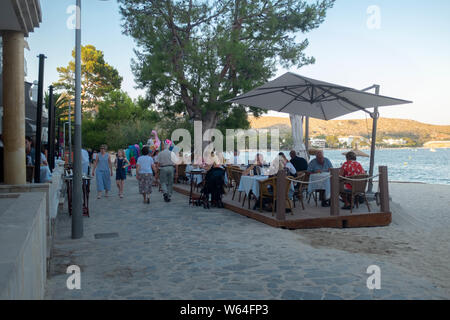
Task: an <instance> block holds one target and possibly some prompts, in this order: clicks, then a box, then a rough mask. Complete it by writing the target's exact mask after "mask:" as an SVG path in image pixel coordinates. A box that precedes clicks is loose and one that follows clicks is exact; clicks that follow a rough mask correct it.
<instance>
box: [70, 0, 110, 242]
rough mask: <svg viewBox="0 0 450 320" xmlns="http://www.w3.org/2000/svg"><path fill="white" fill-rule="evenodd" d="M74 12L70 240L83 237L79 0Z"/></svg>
mask: <svg viewBox="0 0 450 320" xmlns="http://www.w3.org/2000/svg"><path fill="white" fill-rule="evenodd" d="M102 1H106V0H102ZM76 12H77V13H76V28H75V135H74V140H75V141H74V142H75V143H74V154H73V156H74V157H73V194H72V239H79V238H82V237H83V193H82V188H83V180H82V179H83V174H82V163H81V0H77V5H76Z"/></svg>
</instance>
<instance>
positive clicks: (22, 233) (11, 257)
mask: <svg viewBox="0 0 450 320" xmlns="http://www.w3.org/2000/svg"><path fill="white" fill-rule="evenodd" d="M0 198H2V199H0V203H3V204H4V207H3V210H2V211H1V212H0V299H1V300H6V299H11V300H21V299H43V298H44V294H45V283H46V279H47V261H46V260H47V250H46V249H47V236H46V234H47V230H46V225H47V223H46V211H47V201H46V199H47V195H46V193H44V192H29V193H21V194H8V195H1V197H0ZM2 200H4V201H2Z"/></svg>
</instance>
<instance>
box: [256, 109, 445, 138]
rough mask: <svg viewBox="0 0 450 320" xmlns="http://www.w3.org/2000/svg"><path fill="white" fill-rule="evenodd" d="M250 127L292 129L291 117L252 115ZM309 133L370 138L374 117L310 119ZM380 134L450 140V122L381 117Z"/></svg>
mask: <svg viewBox="0 0 450 320" xmlns="http://www.w3.org/2000/svg"><path fill="white" fill-rule="evenodd" d="M249 121H250V126H251V127H252V128H254V129H262V128H278V129H280V131H282V132H286V131H289V130H290V127H291V124H290V121H289V118H282V117H269V116H263V117H259V118H255V117H253V116H249ZM309 128H310V136H311V137H314V136H320V135H325V136H330V135H332V136H350V135H352V136H363V137H369V136H370V135H371V132H372V119H371V118H368V119H367V121H366V120H365V119H358V120H328V121H325V120H320V119H313V118H310V121H309ZM377 136H379V137H393V138H403V137H407V138H411V139H413V140H415V141H418V142H420V143H421V144H423V143H425V142H428V141H433V140H434V141H443V140H447V141H448V140H450V125H447V126H439V125H432V124H426V123H421V122H418V121H414V120H406V119H391V118H380V119H379V120H378V125H377Z"/></svg>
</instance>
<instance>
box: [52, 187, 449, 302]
mask: <svg viewBox="0 0 450 320" xmlns="http://www.w3.org/2000/svg"><path fill="white" fill-rule="evenodd" d="M94 184H95V183H94ZM137 188H138V187H137V181H136V180H135V179H134V178H129V179H128V180H127V181H126V186H125V198H123V199H120V198H119V197H118V196H117V193H116V190H117V189H116V188H115V186H113V191H114V192H113V193H112V194H111V195H110V196H109V197H108V198H102V199H100V200H97V199H96V198H95V194H96V191H95V185H93V186H92V191H91V204H90V209H91V217H90V218H85V219H84V237H83V239H80V240H72V239H71V238H70V235H71V219H70V218H69V217H68V214H67V204H66V206H65V208H64V210H63V211H62V212H61V213H60V214H59V217H58V221H57V231H56V232H57V236H56V239H55V243H54V248H53V259H52V262H51V267H50V274H49V279H48V282H47V287H46V299H136V300H140V299H158V300H159V299H194V300H207V299H215V300H234V299H261V300H266V299H282V300H287V299H295V300H297V299H333V300H334V299H336V300H339V299H364V300H366V299H448V298H449V297H448V296H446V295H445V293H443V292H442V291H440V290H439V289H437V288H436V287H435V286H433V285H432V284H431V283H430V282H429V281H428V280H426V279H421V278H418V277H417V276H415V275H412V274H410V273H409V271H408V270H407V269H403V268H400V267H398V266H395V265H393V264H389V263H387V262H385V261H379V260H376V259H374V258H371V257H368V256H364V255H359V254H354V253H348V252H344V251H339V250H334V249H327V248H325V249H323V248H321V249H316V248H313V247H311V246H309V245H307V244H304V243H302V242H300V241H299V240H298V239H297V238H298V235H296V234H295V233H294V232H291V231H289V230H283V229H276V228H272V227H269V226H267V225H265V224H262V223H259V222H257V221H254V220H251V219H249V218H246V217H243V216H240V215H238V214H236V213H233V212H231V211H228V210H225V209H210V210H206V209H203V208H198V207H189V206H188V199H187V197H186V196H183V195H180V194H177V193H175V194H174V196H173V199H172V201H171V202H170V203H165V202H164V201H163V199H162V195H161V194H160V193H159V192H158V191H157V190H155V189H154V191H153V194H152V197H151V203H150V204H149V205H148V204H144V203H143V202H142V197H141V196H140V195H139V194H137ZM114 232H116V233H118V234H119V236H118V237H116V238H107V239H95V234H100V233H114ZM374 264H375V265H378V266H379V267H380V268H381V290H369V289H368V288H367V286H366V281H367V278H368V277H369V275H368V274H366V269H367V267H368V266H370V265H374ZM69 265H78V266H79V267H80V268H81V290H68V289H67V287H66V281H67V278H68V277H69V275H68V274H66V269H67V267H68V266H69Z"/></svg>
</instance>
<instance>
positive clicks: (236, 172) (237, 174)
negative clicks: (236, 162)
mask: <svg viewBox="0 0 450 320" xmlns="http://www.w3.org/2000/svg"><path fill="white" fill-rule="evenodd" d="M243 172H244V170H241V169H237V168H236V169H235V168H232V169H231V177H232V179H233V181H234V188H233V197H232V198H231V200H234V196H235V194H236V190H237V189H238V188H239V184H240V183H241V177H242V173H243ZM239 202H241V192H239Z"/></svg>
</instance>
